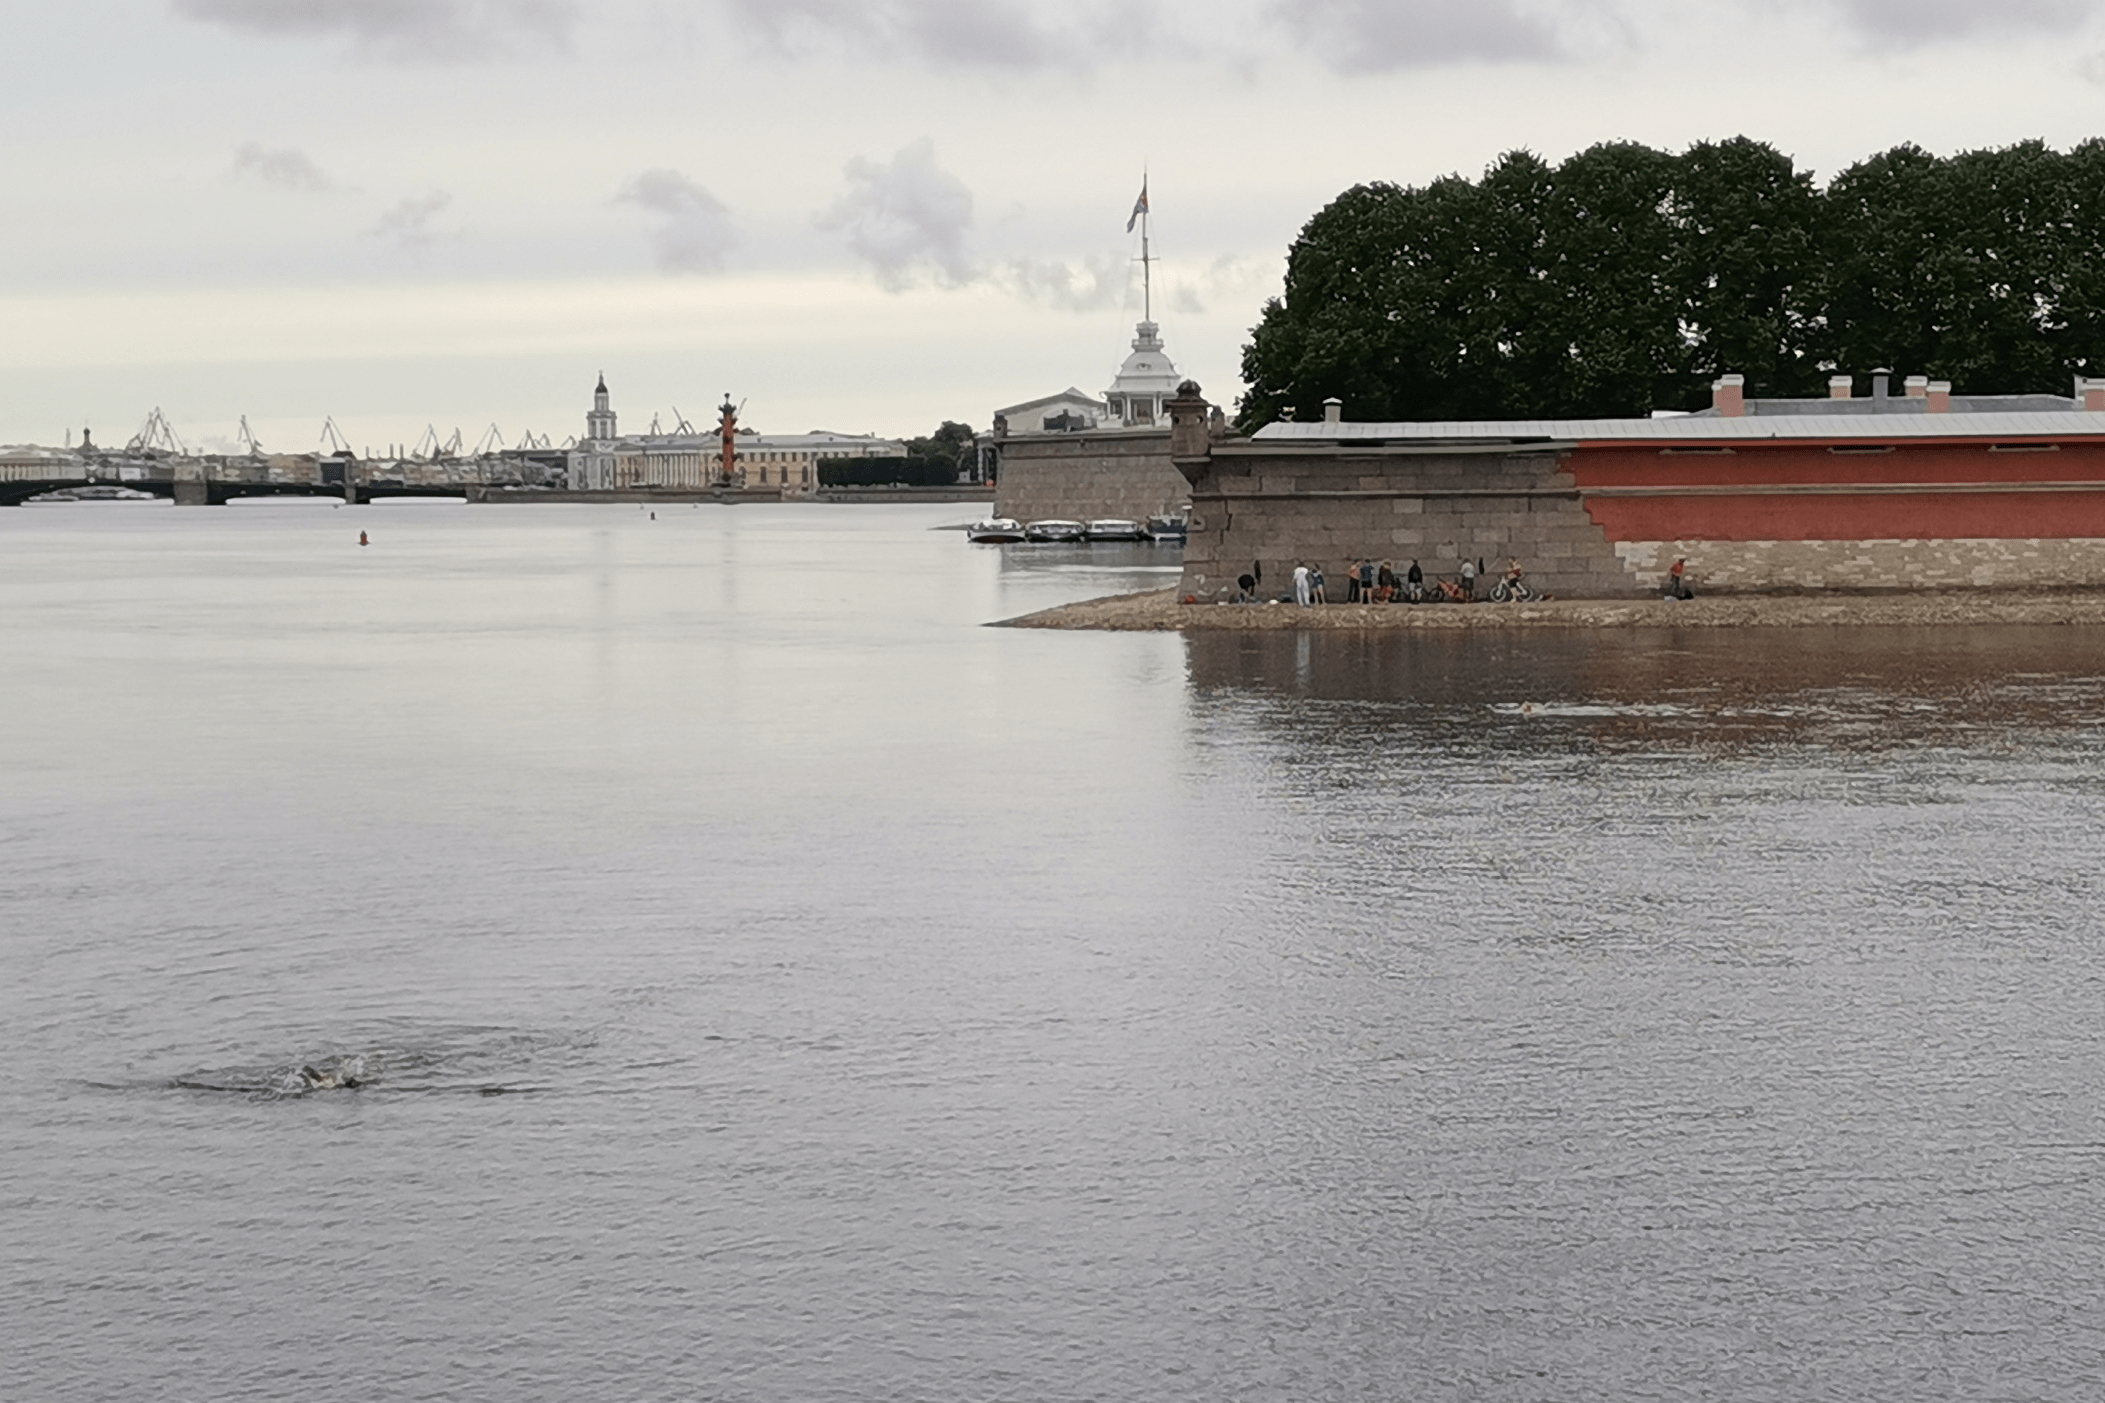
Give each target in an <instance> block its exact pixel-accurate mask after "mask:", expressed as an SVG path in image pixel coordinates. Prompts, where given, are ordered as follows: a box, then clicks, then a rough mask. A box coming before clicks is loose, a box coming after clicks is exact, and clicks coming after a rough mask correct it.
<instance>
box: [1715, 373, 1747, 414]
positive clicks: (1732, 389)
mask: <svg viewBox="0 0 2105 1403" xmlns="http://www.w3.org/2000/svg"><path fill="white" fill-rule="evenodd" d="M1710 407H1711V408H1712V409H1715V410H1717V411H1718V413H1719V415H1720V416H1722V417H1724V418H1727V419H1744V418H1746V417H1747V377H1746V376H1744V375H1720V376H1719V377H1718V378H1717V379H1716V380H1714V381H1712V382H1711V385H1710Z"/></svg>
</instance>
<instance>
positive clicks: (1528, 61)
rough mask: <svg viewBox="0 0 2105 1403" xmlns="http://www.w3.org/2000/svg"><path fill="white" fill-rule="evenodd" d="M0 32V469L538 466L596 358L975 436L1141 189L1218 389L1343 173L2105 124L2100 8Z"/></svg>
mask: <svg viewBox="0 0 2105 1403" xmlns="http://www.w3.org/2000/svg"><path fill="white" fill-rule="evenodd" d="M0 38H4V39H5V41H6V47H7V50H8V52H9V53H10V56H11V57H12V58H14V60H15V63H14V64H13V65H12V66H11V73H10V86H9V91H8V102H9V105H10V110H11V112H12V114H13V124H12V126H13V130H15V131H16V132H18V133H21V134H22V137H23V139H20V140H17V141H15V142H12V143H10V144H9V145H8V146H7V147H6V148H5V149H0V202H4V203H0V231H4V232H0V252H4V254H5V257H4V258H0V328H4V330H5V334H4V335H0V385H5V387H6V388H5V390H4V392H0V442H4V443H13V442H40V443H49V444H57V443H59V442H62V441H63V438H64V436H66V435H68V434H70V435H72V436H73V437H74V438H75V439H76V440H77V438H78V435H79V432H80V430H81V428H82V427H84V426H92V427H93V428H94V430H95V433H96V437H97V439H98V441H102V442H122V441H123V440H124V439H125V438H126V437H128V436H129V435H130V434H131V433H132V432H134V431H135V430H136V429H137V428H138V427H139V426H140V424H141V423H143V422H144V420H145V418H146V416H147V414H148V412H149V411H150V410H152V409H154V408H156V407H159V408H160V409H162V410H163V411H165V413H166V414H167V416H168V418H169V419H170V420H171V421H172V422H173V423H174V424H175V425H176V427H177V428H178V429H179V430H180V431H181V432H182V433H183V434H184V435H185V437H186V439H187V440H189V441H190V442H192V443H193V445H195V446H205V447H210V446H213V445H214V444H220V443H224V444H232V443H233V441H234V437H235V432H236V426H237V423H238V420H239V419H240V417H241V416H242V415H246V416H248V419H249V423H250V425H251V426H252V427H253V428H254V430H255V432H256V434H257V436H258V438H259V439H261V440H262V441H263V442H264V443H265V445H266V446H267V447H269V448H272V449H274V450H280V451H301V450H305V449H308V448H311V447H313V446H315V444H316V443H317V442H318V441H319V437H320V434H321V428H322V423H323V420H324V418H325V417H332V416H333V418H334V419H335V421H336V422H337V423H338V424H339V425H340V426H342V428H343V430H344V432H345V433H346V434H347V435H349V436H350V438H351V439H352V440H353V441H354V442H356V443H358V444H360V445H361V446H363V445H366V444H370V445H372V446H374V447H376V448H377V447H378V446H379V445H381V444H383V443H388V442H414V441H415V440H416V439H417V438H418V437H419V436H421V435H422V434H423V432H424V430H425V428H426V426H427V425H435V426H436V427H437V428H438V430H439V432H440V434H441V435H442V436H444V435H448V434H450V433H451V432H452V430H453V429H454V428H456V427H457V428H459V429H461V430H462V431H463V433H464V434H465V436H466V437H467V438H468V439H469V440H470V441H473V440H475V439H477V438H479V437H481V436H482V435H483V434H484V433H485V431H486V430H487V429H488V428H489V426H490V425H492V424H495V425H496V426H497V427H498V429H499V430H500V431H501V432H502V433H503V434H504V435H505V436H506V437H507V438H508V439H510V440H513V441H516V439H517V438H518V437H519V435H520V434H522V433H524V432H526V431H532V432H534V433H536V434H548V435H551V436H552V437H553V438H554V439H555V440H556V441H558V442H560V441H561V440H562V439H563V438H565V437H567V436H571V435H574V434H576V433H578V432H579V430H580V429H581V422H580V415H579V410H578V407H577V406H578V405H579V404H580V403H581V401H583V400H584V399H586V398H587V397H588V396H589V393H590V390H591V387H592V385H593V383H594V380H595V378H596V376H597V375H598V374H599V373H600V372H602V371H604V372H605V373H606V375H607V376H608V379H609V382H610V384H612V385H613V386H614V387H615V388H616V389H617V391H618V392H619V394H620V397H621V400H622V403H623V404H624V405H625V406H627V407H628V410H627V412H628V413H629V414H631V415H634V416H636V418H637V422H648V419H649V416H650V414H651V413H653V412H658V411H663V412H666V413H668V414H669V413H670V412H671V411H673V410H674V409H675V408H677V409H678V410H680V411H683V412H685V414H686V415H687V417H688V418H690V419H695V418H696V417H697V416H698V415H701V414H703V413H705V412H706V411H707V410H708V408H709V405H710V404H712V403H713V402H714V401H715V400H716V398H717V397H718V396H720V395H721V394H723V393H724V392H725V391H727V390H728V391H730V392H732V393H733V395H734V396H735V397H737V398H739V399H741V400H744V401H746V402H747V404H748V406H749V407H748V411H747V412H748V416H749V419H750V421H751V422H753V423H754V424H756V425H758V426H760V427H762V428H765V429H767V430H770V431H775V432H796V431H802V430H807V429H814V428H826V429H834V430H840V431H843V432H850V433H863V432H869V433H877V434H883V435H887V436H893V437H903V436H907V435H912V434H919V433H925V432H927V431H928V430H929V429H930V428H932V427H933V426H934V425H935V424H936V423H938V422H940V421H941V420H943V419H946V418H948V419H963V420H967V421H969V422H971V423H973V424H974V425H975V427H979V428H985V427H986V422H985V421H986V419H987V417H988V416H989V415H990V414H991V412H992V410H993V408H994V407H995V406H997V405H1003V404H1012V403H1017V402H1020V401H1023V400H1026V399H1029V398H1032V397H1034V396H1040V395H1045V394H1049V393H1052V392H1054V391H1057V390H1060V389H1062V388H1063V387H1065V386H1068V385H1078V386H1080V387H1082V388H1084V389H1086V390H1089V391H1091V392H1095V391H1099V390H1101V389H1102V388H1103V387H1104V386H1105V385H1107V384H1109V382H1110V379H1111V377H1112V375H1113V374H1114V373H1115V372H1116V370H1117V368H1118V365H1119V363H1120V361H1121V360H1122V359H1123V358H1124V356H1125V355H1126V353H1127V351H1128V349H1129V343H1130V341H1131V339H1132V335H1133V330H1132V327H1133V323H1134V322H1135V321H1136V320H1137V319H1138V317H1139V303H1140V296H1139V288H1138V280H1137V275H1136V273H1135V270H1134V268H1133V265H1132V261H1131V260H1132V259H1133V258H1134V256H1135V255H1136V254H1137V252H1138V248H1137V243H1138V235H1137V233H1135V234H1133V235H1128V234H1127V233H1126V232H1125V223H1126V219H1127V216H1128V214H1129V213H1130V211H1131V209H1132V207H1133V202H1134V198H1135V196H1136V195H1137V194H1138V192H1139V189H1140V183H1141V179H1142V176H1143V173H1144V172H1145V174H1146V176H1147V178H1148V180H1149V183H1150V193H1151V197H1152V198H1151V204H1152V209H1153V213H1154V217H1155V221H1156V223H1155V236H1156V251H1157V252H1158V253H1159V254H1160V255H1161V257H1162V259H1163V261H1162V264H1161V265H1160V269H1159V271H1158V282H1157V292H1158V298H1157V306H1156V316H1157V320H1158V321H1159V322H1160V323H1161V326H1162V335H1163V339H1164V341H1165V343H1166V347H1167V350H1168V353H1169V354H1170V356H1171V357H1173V358H1174V359H1175V361H1176V363H1177V365H1178V366H1179V368H1180V369H1181V370H1183V371H1184V372H1185V373H1187V374H1189V375H1191V376H1193V377H1195V378H1196V379H1198V380H1199V381H1200V382H1201V383H1202V384H1203V385H1204V386H1205V387H1206V390H1207V392H1208V394H1209V396H1210V397H1212V398H1214V399H1216V400H1220V401H1223V402H1228V401H1232V399H1233V397H1234V396H1235V394H1236V393H1237V392H1238V390H1239V388H1240V386H1239V383H1238V380H1237V372H1238V363H1239V358H1240V349H1241V346H1242V344H1243V342H1244V340H1245V339H1246V337H1247V334H1248V329H1249V327H1250V326H1251V325H1252V324H1253V323H1254V322H1255V321H1256V318H1257V315H1258V312H1259V309H1260V307H1261V305H1262V302H1263V300H1264V299H1265V297H1267V296H1269V295H1272V294H1274V293H1276V291H1277V290H1278V285H1279V277H1280V273H1281V271H1282V269H1283V260H1284V255H1285V252H1286V250H1287V247H1288V245H1289V244H1290V242H1291V241H1292V239H1293V237H1294V234H1295V232H1296V231H1297V230H1298V229H1299V228H1300V226H1301V225H1302V224H1303V223H1304V222H1305V221H1306V220H1307V219H1308V218H1309V216H1311V215H1312V214H1314V213H1315V211H1316V210H1317V209H1319V208H1320V207H1321V206H1322V205H1323V204H1324V203H1325V202H1326V201H1328V200H1329V199H1330V198H1331V197H1332V196H1334V195H1335V194H1337V193H1338V192H1339V191H1340V190H1342V189H1344V188H1346V187H1347V186H1350V185H1352V184H1354V183H1357V182H1360V181H1368V180H1391V181H1396V182H1400V183H1407V184H1415V183H1422V182H1424V181H1426V180H1429V179H1433V178H1436V177H1438V176H1440V175H1442V174H1445V173H1448V172H1453V171H1459V172H1462V173H1465V174H1471V175H1473V174H1475V173H1477V172H1478V171H1480V170H1481V169H1482V168H1483V166H1484V165H1486V164H1487V163H1488V162H1490V161H1491V160H1493V159H1494V158H1495V157H1496V156H1497V155H1498V154H1499V153H1501V152H1502V151H1505V150H1509V149H1512V148H1516V147H1526V148H1530V149H1533V150H1536V151H1538V152H1541V153H1542V154H1544V155H1545V156H1549V157H1552V158H1555V157H1560V156H1562V155H1564V154H1568V153H1569V152H1571V151H1573V150H1576V149H1579V148H1582V147H1584V146H1587V145H1590V144H1592V143H1594V142H1596V141H1602V140H1618V139H1630V140H1637V141H1643V142H1646V143H1649V144H1652V145H1657V146H1666V147H1675V148H1678V147H1680V146H1682V145H1685V144H1687V143H1688V142H1690V141H1694V140H1699V139H1704V138H1714V137H1724V136H1731V135H1736V134H1741V133H1744V134H1746V135H1748V136H1751V137H1754V138H1756V139H1759V140H1763V141H1767V142H1770V143H1772V144H1774V145H1776V146H1777V147H1779V148H1780V149H1782V150H1784V151H1787V152H1789V153H1790V154H1792V155H1793V156H1794V157H1795V158H1796V159H1797V160H1798V161H1799V162H1800V163H1801V164H1802V165H1804V166H1806V167H1808V168H1810V169H1812V170H1814V171H1815V172H1816V174H1818V175H1819V176H1820V177H1822V178H1824V177H1825V176H1827V175H1829V174H1832V173H1833V171H1835V170H1836V169H1838V168H1840V167H1841V166H1844V165H1847V164H1849V163H1851V162H1853V161H1855V160H1858V159H1861V158H1862V157H1864V156H1866V155H1869V154H1871V153H1873V152H1875V151H1878V150H1881V149H1884V148H1886V147H1888V146H1891V145H1893V144H1895V143H1898V142H1902V141H1914V142H1917V143H1920V144H1922V145H1924V146H1926V147H1929V148H1931V149H1933V150H1938V151H1951V150H1957V149H1964V148H1969V147H1979V146H1995V145H2004V144H2007V143H2009V142H2012V141H2016V140H2020V139H2023V138H2026V137H2035V136H2036V137H2041V138H2044V139H2045V140H2047V141H2049V142H2051V143H2053V144H2055V145H2056V146H2061V147H2066V146H2068V145H2070V144H2072V143H2074V142H2076V141H2080V140H2083V139H2085V138H2087V137H2089V136H2093V135H2099V134H2105V0H2013V2H2011V3H2004V4H2001V5H1996V6H1989V5H1985V4H1967V3H1960V0H1922V3H1911V4H1902V3H1898V0H1787V3H1784V4H1782V5H1779V6H1777V7H1773V10H1772V11H1770V12H1759V11H1756V10H1753V9H1751V8H1748V7H1744V6H1736V5H1725V4H1722V3H1697V4H1677V5H1671V6H1670V5H1667V4H1665V3H1664V0H1487V3H1480V4H1474V5H1470V6H1467V7H1457V6H1453V5H1450V4H1439V3H1432V0H1389V3H1383V0H1242V2H1240V3H1238V2H1236V0H1230V3H1216V4H1206V5H1200V4H1198V3H1196V0H1156V3H1139V4H1127V5H1120V6H1116V7H1112V6H1109V5H1097V4H1075V3H1065V4H1055V3H1027V2H1026V0H978V3H970V2H969V0H864V2H863V3H850V2H849V0H772V3H767V2H766V0H603V2H602V0H595V3H592V4H589V5H586V4H581V3H571V2H570V0H386V3H382V0H299V2H298V3H292V0H75V3H72V4H68V5H65V6H40V7H16V9H15V11H14V12H11V13H10V14H9V15H8V16H7V17H6V18H5V19H4V20H0Z"/></svg>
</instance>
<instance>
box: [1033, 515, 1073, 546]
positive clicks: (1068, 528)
mask: <svg viewBox="0 0 2105 1403" xmlns="http://www.w3.org/2000/svg"><path fill="white" fill-rule="evenodd" d="M1083 530H1084V528H1083V526H1082V523H1081V522H1079V521H1060V520H1057V519H1055V520H1051V521H1034V522H1032V523H1031V524H1030V525H1028V526H1026V527H1024V528H1023V539H1024V540H1026V541H1079V540H1081V539H1082V536H1083Z"/></svg>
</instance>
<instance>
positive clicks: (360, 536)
mask: <svg viewBox="0 0 2105 1403" xmlns="http://www.w3.org/2000/svg"><path fill="white" fill-rule="evenodd" d="M358 544H360V545H361V546H369V545H371V544H372V542H371V541H368V540H367V539H366V538H365V532H363V531H361V532H359V533H358Z"/></svg>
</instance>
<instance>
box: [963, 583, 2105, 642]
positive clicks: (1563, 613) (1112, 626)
mask: <svg viewBox="0 0 2105 1403" xmlns="http://www.w3.org/2000/svg"><path fill="white" fill-rule="evenodd" d="M1952 624H2005V625H2007V624H2086V625H2092V626H2097V625H2105V593H2100V592H2093V591H2086V592H2083V593H2055V594H2005V593H1988V592H1985V591H1984V592H1980V593H1955V594H1896V595H1841V596H1836V595H1827V596H1816V595H1787V596H1742V597H1738V598H1732V597H1719V598H1713V599H1690V600H1683V601H1680V602H1674V601H1670V600H1665V599H1635V600H1628V601H1623V600H1600V599H1569V600H1566V599H1553V600H1545V601H1542V602H1540V603H1535V604H1488V603H1486V604H1417V605H1411V604H1330V605H1325V606H1322V607H1320V608H1314V609H1301V608H1297V607H1295V606H1294V605H1291V604H1179V603H1178V602H1177V592H1176V591H1175V590H1174V589H1165V590H1153V591H1150V592H1148V593H1146V594H1122V595H1114V596H1112V597H1111V598H1108V599H1091V600H1085V601H1084V602H1082V603H1080V604H1067V605H1063V606H1061V607H1060V608H1057V609H1046V610H1044V611H1042V612H1040V613H1036V614H1026V615H1024V616H1023V617H1022V618H1018V619H1006V620H1003V621H1002V624H1001V625H1000V626H1001V627H1005V628H1064V629H1109V630H1113V631H1119V632H1128V633H1153V632H1164V631H1172V630H1177V629H1185V630H1198V629H1253V628H1281V629H1399V628H1657V627H1660V626H1662V625H1666V626H1672V627H1675V628H1745V627H1776V628H1855V627H1872V628H1922V627H1933V626H1934V627H1942V626H1946V625H1952Z"/></svg>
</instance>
